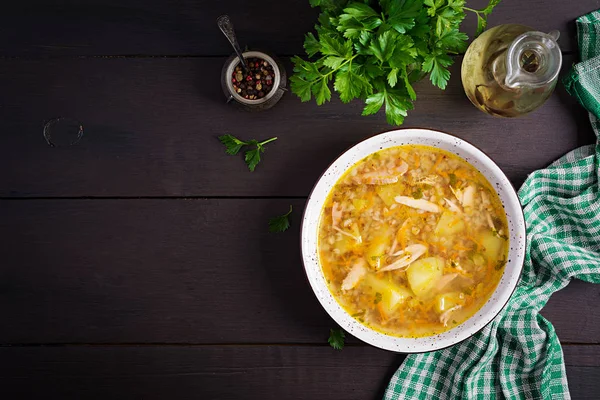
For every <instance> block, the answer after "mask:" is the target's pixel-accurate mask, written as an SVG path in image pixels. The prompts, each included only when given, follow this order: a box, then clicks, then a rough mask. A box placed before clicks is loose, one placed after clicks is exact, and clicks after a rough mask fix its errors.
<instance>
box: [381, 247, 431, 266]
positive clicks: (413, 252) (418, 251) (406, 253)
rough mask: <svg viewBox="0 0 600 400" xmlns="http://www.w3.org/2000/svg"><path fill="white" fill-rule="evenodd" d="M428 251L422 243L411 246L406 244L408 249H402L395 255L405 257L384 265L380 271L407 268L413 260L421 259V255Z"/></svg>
mask: <svg viewBox="0 0 600 400" xmlns="http://www.w3.org/2000/svg"><path fill="white" fill-rule="evenodd" d="M426 252H427V247H426V246H424V245H422V244H411V245H410V246H406V249H404V250H401V251H399V252H397V253H395V254H394V255H403V257H400V258H399V259H397V260H395V261H394V262H393V263H391V264H389V265H387V266H385V267H383V268H382V269H380V270H379V272H384V271H394V270H397V269H400V268H402V269H406V268H408V266H410V264H411V263H412V262H414V261H416V260H417V259H419V257H421V256H422V255H423V254H425V253H426Z"/></svg>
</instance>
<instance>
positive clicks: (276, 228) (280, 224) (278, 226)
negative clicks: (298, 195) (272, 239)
mask: <svg viewBox="0 0 600 400" xmlns="http://www.w3.org/2000/svg"><path fill="white" fill-rule="evenodd" d="M291 213H292V206H290V211H288V212H287V213H286V214H283V215H280V216H278V217H273V218H271V219H269V232H273V233H277V232H285V231H287V230H288V229H289V227H290V220H289V216H290V214H291Z"/></svg>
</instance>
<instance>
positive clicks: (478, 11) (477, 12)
mask: <svg viewBox="0 0 600 400" xmlns="http://www.w3.org/2000/svg"><path fill="white" fill-rule="evenodd" d="M464 10H466V11H471V12H474V13H475V14H477V15H479V13H480V12H482V11H483V10H474V9H472V8H469V7H465V8H464Z"/></svg>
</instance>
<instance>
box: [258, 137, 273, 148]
mask: <svg viewBox="0 0 600 400" xmlns="http://www.w3.org/2000/svg"><path fill="white" fill-rule="evenodd" d="M274 140H277V137H273V138H271V139H267V140H265V141H264V142H260V143H259V144H260V145H261V146H264V145H265V144H267V143H269V142H272V141H274Z"/></svg>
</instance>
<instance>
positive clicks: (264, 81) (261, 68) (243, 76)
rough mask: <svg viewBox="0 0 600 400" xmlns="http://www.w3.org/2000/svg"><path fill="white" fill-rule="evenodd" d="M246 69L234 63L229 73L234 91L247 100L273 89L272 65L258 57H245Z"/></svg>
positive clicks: (261, 96)
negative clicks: (231, 71)
mask: <svg viewBox="0 0 600 400" xmlns="http://www.w3.org/2000/svg"><path fill="white" fill-rule="evenodd" d="M246 64H247V65H248V70H244V69H243V68H242V67H241V65H236V66H235V69H234V71H233V73H232V74H231V81H232V82H233V91H234V93H237V94H239V95H240V96H242V97H243V98H245V99H248V100H257V99H262V98H263V97H266V96H267V95H268V94H269V92H270V91H271V90H273V74H274V69H273V67H272V66H271V65H270V64H269V63H268V62H267V61H265V60H262V59H260V58H258V57H252V58H248V59H246Z"/></svg>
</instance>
